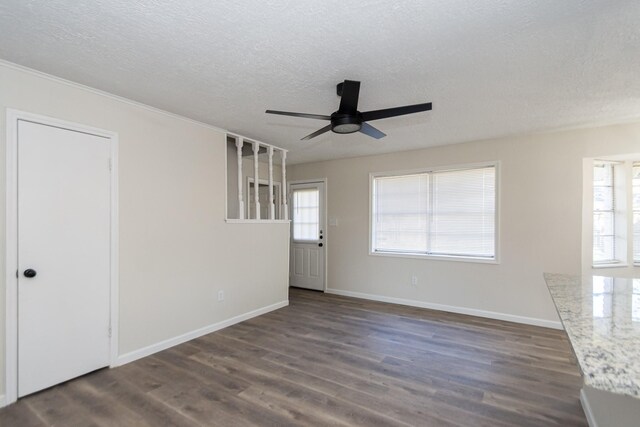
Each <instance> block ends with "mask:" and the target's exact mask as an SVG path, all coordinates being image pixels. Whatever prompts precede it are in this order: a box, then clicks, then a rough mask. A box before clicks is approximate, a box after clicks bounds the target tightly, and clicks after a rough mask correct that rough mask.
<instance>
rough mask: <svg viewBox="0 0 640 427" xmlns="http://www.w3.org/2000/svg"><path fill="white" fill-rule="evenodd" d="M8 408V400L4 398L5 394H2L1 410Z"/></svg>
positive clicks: (0, 400) (0, 397) (0, 399)
mask: <svg viewBox="0 0 640 427" xmlns="http://www.w3.org/2000/svg"><path fill="white" fill-rule="evenodd" d="M5 406H7V399H6V398H5V397H4V394H0V408H4V407H5Z"/></svg>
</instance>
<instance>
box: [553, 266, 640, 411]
mask: <svg viewBox="0 0 640 427" xmlns="http://www.w3.org/2000/svg"><path fill="white" fill-rule="evenodd" d="M544 277H545V280H546V282H547V286H548V287H549V291H550V292H551V296H552V298H553V301H554V303H555V305H556V308H557V310H558V314H559V315H560V319H561V320H562V324H563V325H564V328H565V330H566V332H567V335H568V336H569V340H570V341H571V345H572V346H573V350H574V352H575V354H576V357H577V359H578V363H579V364H580V368H581V370H582V374H583V376H584V383H585V385H586V386H589V387H593V388H594V389H597V390H603V391H606V392H610V393H616V394H621V395H625V396H631V397H634V398H636V399H639V400H640V279H620V278H612V277H602V276H593V277H578V276H569V275H562V274H549V273H545V275H544Z"/></svg>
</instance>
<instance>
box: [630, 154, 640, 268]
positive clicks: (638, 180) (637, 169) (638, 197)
mask: <svg viewBox="0 0 640 427" xmlns="http://www.w3.org/2000/svg"><path fill="white" fill-rule="evenodd" d="M631 176H632V186H633V195H632V197H633V262H634V264H640V163H634V164H633V168H632V173H631Z"/></svg>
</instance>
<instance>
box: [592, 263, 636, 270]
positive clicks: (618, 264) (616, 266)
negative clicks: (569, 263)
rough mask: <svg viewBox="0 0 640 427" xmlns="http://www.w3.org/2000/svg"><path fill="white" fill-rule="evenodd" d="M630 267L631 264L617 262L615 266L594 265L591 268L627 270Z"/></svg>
mask: <svg viewBox="0 0 640 427" xmlns="http://www.w3.org/2000/svg"><path fill="white" fill-rule="evenodd" d="M626 267H629V264H625V263H621V262H617V263H615V264H595V265H592V266H591V268H593V269H599V268H626Z"/></svg>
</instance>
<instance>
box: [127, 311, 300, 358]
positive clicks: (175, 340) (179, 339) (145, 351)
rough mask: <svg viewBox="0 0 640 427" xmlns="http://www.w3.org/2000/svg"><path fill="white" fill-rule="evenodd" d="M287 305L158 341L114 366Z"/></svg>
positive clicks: (136, 351)
mask: <svg viewBox="0 0 640 427" xmlns="http://www.w3.org/2000/svg"><path fill="white" fill-rule="evenodd" d="M288 305H289V300H285V301H280V302H277V303H275V304H271V305H268V306H266V307H262V308H258V309H256V310H253V311H250V312H248V313H244V314H240V315H238V316H235V317H232V318H230V319H227V320H223V321H222V322H218V323H214V324H212V325H209V326H205V327H203V328H199V329H196V330H194V331H191V332H187V333H186V334H182V335H178V336H177V337H173V338H169V339H167V340H164V341H160V342H158V343H155V344H151V345H149V346H147V347H144V348H141V349H139V350H134V351H131V352H129V353H126V354H123V355H122V356H120V357H118V360H117V363H116V364H115V365H114V366H121V365H125V364H127V363H131V362H133V361H135V360H138V359H142V358H143V357H147V356H150V355H152V354H154V353H157V352H159V351H162V350H166V349H168V348H171V347H174V346H176V345H179V344H182V343H185V342H187V341H191V340H193V339H196V338H198V337H201V336H203V335H207V334H210V333H212V332H215V331H219V330H220V329H224V328H227V327H229V326H232V325H235V324H236V323H240V322H244V321H245V320H249V319H252V318H254V317H257V316H261V315H263V314H266V313H268V312H270V311H274V310H278V309H280V308H283V307H286V306H288Z"/></svg>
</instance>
